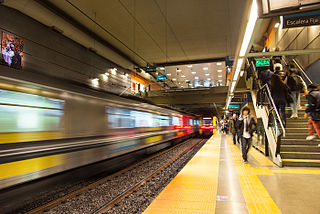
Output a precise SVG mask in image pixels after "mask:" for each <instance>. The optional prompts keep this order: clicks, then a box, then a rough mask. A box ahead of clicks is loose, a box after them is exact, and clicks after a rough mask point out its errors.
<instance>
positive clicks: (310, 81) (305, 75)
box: [282, 56, 312, 84]
mask: <svg viewBox="0 0 320 214" xmlns="http://www.w3.org/2000/svg"><path fill="white" fill-rule="evenodd" d="M282 61H283V62H284V64H285V65H286V66H288V61H287V59H286V57H285V56H282ZM292 62H293V63H294V64H295V65H296V66H297V68H298V69H299V70H300V71H301V74H302V75H303V77H304V78H305V79H306V80H308V82H309V83H310V84H311V83H312V80H311V79H310V78H309V76H308V75H307V73H306V71H305V70H304V69H303V68H302V66H301V65H300V64H299V63H298V62H297V60H296V59H292Z"/></svg>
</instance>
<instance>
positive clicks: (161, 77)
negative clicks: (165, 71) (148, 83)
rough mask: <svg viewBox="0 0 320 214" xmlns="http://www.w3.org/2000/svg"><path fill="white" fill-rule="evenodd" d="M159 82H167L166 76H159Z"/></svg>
mask: <svg viewBox="0 0 320 214" xmlns="http://www.w3.org/2000/svg"><path fill="white" fill-rule="evenodd" d="M157 80H158V81H159V80H167V77H166V76H157Z"/></svg>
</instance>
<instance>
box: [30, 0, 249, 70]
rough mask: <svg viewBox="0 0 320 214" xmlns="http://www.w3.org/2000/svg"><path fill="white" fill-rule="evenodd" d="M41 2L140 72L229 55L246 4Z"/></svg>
mask: <svg viewBox="0 0 320 214" xmlns="http://www.w3.org/2000/svg"><path fill="white" fill-rule="evenodd" d="M41 2H47V3H48V2H49V3H50V4H52V5H54V6H55V7H57V8H58V9H60V10H62V11H64V12H65V13H66V14H68V15H70V16H71V17H72V18H74V19H76V20H77V21H78V22H80V23H81V24H82V25H84V26H85V27H87V28H89V29H90V30H92V31H93V32H94V33H95V34H98V35H99V36H101V37H102V38H104V39H105V40H106V41H108V42H109V43H110V44H112V45H113V46H114V47H116V48H117V49H118V50H120V51H121V52H123V53H124V54H125V55H127V56H129V57H130V58H131V59H133V61H135V62H136V63H137V64H139V65H141V66H145V65H146V63H150V64H153V63H166V62H176V61H190V60H201V59H210V58H219V57H225V56H229V55H234V53H235V51H236V50H235V49H236V45H237V42H238V36H239V29H240V23H241V19H242V13H243V11H244V7H245V6H244V5H245V0H224V1H221V0H201V1H199V0H174V1H171V0H109V1H101V0H91V1H88V0H66V1H61V0H43V1H41ZM26 6H27V5H26ZM56 27H59V26H56ZM92 47H93V48H94V40H93V41H92Z"/></svg>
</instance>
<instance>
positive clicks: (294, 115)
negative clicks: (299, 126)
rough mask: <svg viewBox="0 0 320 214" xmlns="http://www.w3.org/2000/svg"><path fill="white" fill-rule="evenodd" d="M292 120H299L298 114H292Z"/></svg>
mask: <svg viewBox="0 0 320 214" xmlns="http://www.w3.org/2000/svg"><path fill="white" fill-rule="evenodd" d="M290 118H298V114H292V115H291V117H290Z"/></svg>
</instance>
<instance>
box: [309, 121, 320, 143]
mask: <svg viewBox="0 0 320 214" xmlns="http://www.w3.org/2000/svg"><path fill="white" fill-rule="evenodd" d="M308 128H309V133H308V136H311V135H313V132H314V130H315V131H316V133H317V135H318V137H319V138H320V124H319V121H314V120H312V119H311V118H309V120H308Z"/></svg>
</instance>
